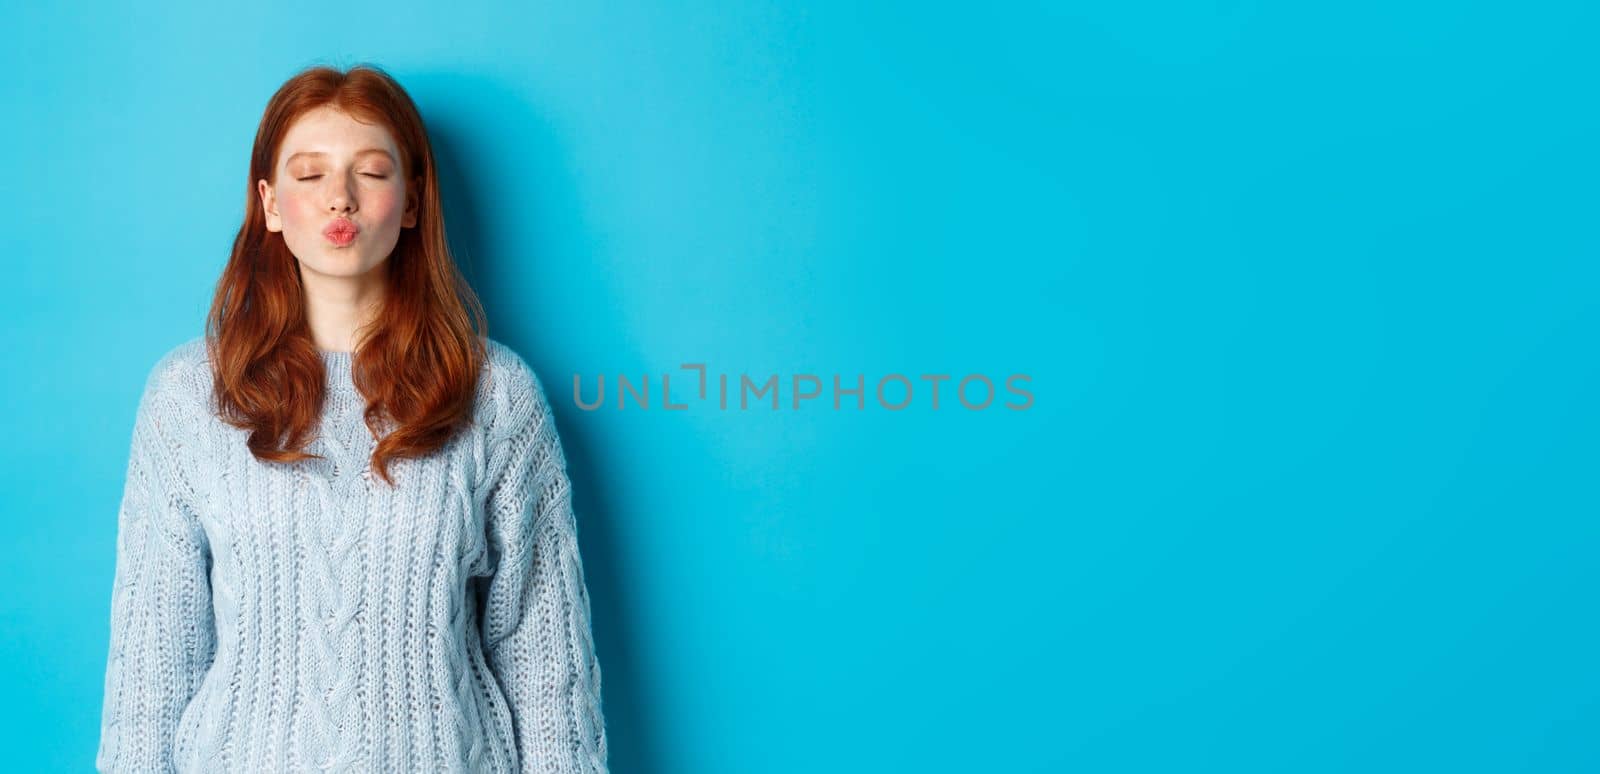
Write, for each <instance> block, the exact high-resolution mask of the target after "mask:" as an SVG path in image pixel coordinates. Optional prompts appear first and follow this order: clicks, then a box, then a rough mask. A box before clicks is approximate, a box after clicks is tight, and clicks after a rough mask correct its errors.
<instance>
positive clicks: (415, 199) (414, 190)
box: [400, 177, 422, 228]
mask: <svg viewBox="0 0 1600 774" xmlns="http://www.w3.org/2000/svg"><path fill="white" fill-rule="evenodd" d="M421 189H422V178H421V177H416V178H413V179H412V181H411V185H409V186H406V211H405V214H404V215H402V216H401V217H400V227H401V228H413V227H415V226H416V225H417V213H418V211H419V209H420V207H421V198H422V194H421Z"/></svg>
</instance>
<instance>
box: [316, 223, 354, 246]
mask: <svg viewBox="0 0 1600 774" xmlns="http://www.w3.org/2000/svg"><path fill="white" fill-rule="evenodd" d="M360 233H361V229H360V228H359V227H357V226H356V224H355V223H353V222H351V220H350V219H349V218H334V219H333V222H332V223H329V224H328V225H327V227H326V228H323V229H322V235H323V236H325V237H327V238H328V241H329V242H332V243H334V244H336V245H339V246H341V247H343V246H345V245H348V244H350V243H351V242H354V241H356V235H357V234H360Z"/></svg>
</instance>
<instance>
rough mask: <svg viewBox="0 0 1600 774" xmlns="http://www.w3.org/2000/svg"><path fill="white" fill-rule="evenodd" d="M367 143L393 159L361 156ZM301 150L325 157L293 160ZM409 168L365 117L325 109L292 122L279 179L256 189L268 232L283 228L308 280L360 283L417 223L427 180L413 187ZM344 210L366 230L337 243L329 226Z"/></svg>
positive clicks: (278, 167) (383, 132)
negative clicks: (408, 178) (328, 235)
mask: <svg viewBox="0 0 1600 774" xmlns="http://www.w3.org/2000/svg"><path fill="white" fill-rule="evenodd" d="M366 148H381V149H383V150H386V151H388V152H389V154H391V156H392V159H391V158H389V157H385V156H383V155H381V154H362V155H358V153H359V152H360V151H361V150H363V149H366ZM302 151H320V152H322V153H324V154H326V155H323V156H300V157H298V158H296V159H294V160H293V161H289V158H290V157H291V156H293V155H294V154H296V153H299V152H302ZM404 172H405V170H404V169H402V168H401V165H400V150H399V148H398V146H397V145H396V144H395V141H394V138H393V136H391V135H390V133H389V131H388V130H387V129H385V128H384V127H383V126H382V125H379V124H367V123H362V122H360V121H358V120H356V119H355V118H354V117H352V116H350V115H349V114H347V113H344V112H341V111H339V110H336V109H334V108H331V107H321V108H317V109H315V110H312V111H309V112H307V113H306V114H305V115H303V116H301V117H300V119H299V120H297V121H296V122H295V123H294V125H293V126H292V127H290V129H289V132H288V134H286V135H285V136H284V141H283V144H282V147H280V148H279V151H278V159H277V160H276V162H275V164H274V167H273V171H272V174H273V179H272V180H266V179H263V180H259V181H257V183H256V188H257V192H258V193H259V194H260V196H261V202H262V207H263V208H264V209H265V212H266V220H267V230H268V231H275V232H282V234H283V241H284V243H285V244H286V245H288V247H289V251H290V252H291V253H293V254H294V256H295V258H296V259H298V260H299V262H300V270H301V272H302V276H305V279H306V280H307V281H316V279H322V278H325V279H326V280H331V281H334V282H338V281H340V280H344V281H350V280H357V281H359V280H362V279H367V278H369V277H375V276H376V275H369V272H371V271H372V270H373V269H374V268H376V267H378V266H380V265H382V264H383V262H384V261H385V260H387V259H388V257H389V255H390V254H391V253H392V252H394V246H395V244H396V243H397V242H398V241H399V239H400V229H401V228H411V227H414V226H415V225H416V223H417V195H416V189H417V184H419V183H420V180H414V181H413V184H412V185H409V186H408V185H406V180H405V178H404ZM319 175H320V176H319ZM373 175H382V178H379V177H374V176H373ZM301 178H311V179H301ZM339 215H344V216H345V217H348V218H349V219H350V220H351V221H354V222H355V224H356V225H357V226H358V227H359V228H360V229H361V233H360V234H358V235H357V236H356V239H355V241H354V242H352V243H350V244H348V245H338V244H335V243H333V242H331V241H329V240H328V239H327V238H326V237H324V236H323V235H322V229H323V228H324V227H326V226H327V225H328V224H329V223H330V222H332V221H333V219H334V218H335V217H337V216H339ZM306 275H311V276H306ZM314 278H315V279H314Z"/></svg>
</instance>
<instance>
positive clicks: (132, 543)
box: [96, 338, 606, 774]
mask: <svg viewBox="0 0 1600 774" xmlns="http://www.w3.org/2000/svg"><path fill="white" fill-rule="evenodd" d="M486 343H487V346H488V348H489V360H488V364H487V367H486V368H485V370H484V372H483V376H482V379H481V380H480V382H479V388H478V392H477V397H478V400H477V408H476V410H475V414H474V422H473V424H472V425H471V426H470V427H468V428H467V429H465V430H463V431H462V432H461V433H459V434H457V436H456V437H455V438H453V439H452V440H451V441H450V442H449V443H448V444H447V445H446V446H445V447H443V448H441V449H440V450H438V451H437V452H435V453H434V454H432V455H430V456H428V457H425V458H421V459H415V460H412V459H405V460H398V461H395V462H393V463H392V465H391V468H390V470H391V474H392V475H393V476H394V478H395V480H396V483H397V484H398V487H397V488H395V489H390V488H389V486H388V485H387V484H385V483H384V482H383V480H382V479H380V478H378V477H376V476H375V475H374V474H372V473H371V471H370V469H369V468H368V464H367V463H368V457H369V455H370V454H371V452H372V449H373V446H374V445H375V441H374V440H373V439H372V436H371V434H370V432H369V431H368V430H367V428H366V426H365V424H364V423H363V422H362V417H361V412H362V409H363V408H364V402H363V398H362V396H361V394H360V393H359V392H358V391H357V390H356V388H355V385H354V382H353V381H352V379H351V374H350V365H351V358H352V355H351V354H350V353H344V352H323V353H322V357H323V362H324V364H325V365H326V366H327V385H328V393H327V402H326V409H325V411H324V413H323V417H322V425H321V435H320V437H319V438H317V439H316V440H315V441H313V442H312V443H311V444H310V446H308V447H307V449H306V450H307V451H309V452H311V453H314V454H321V455H324V456H325V457H327V459H326V460H318V459H313V460H306V461H303V462H300V463H295V464H283V463H262V462H260V461H257V460H256V459H255V458H254V457H253V456H252V455H251V454H250V452H249V450H248V449H247V448H246V446H245V437H246V435H247V432H246V431H244V430H240V429H238V428H234V427H232V426H230V425H228V424H226V423H224V422H222V421H221V420H220V419H219V418H217V417H216V416H215V415H214V414H213V413H212V411H211V404H210V389H211V370H210V365H209V363H208V362H207V358H206V350H205V342H204V340H203V339H202V338H195V339H191V340H189V341H187V342H185V343H183V344H181V345H179V346H177V347H175V348H173V349H172V350H171V351H170V352H168V353H167V354H166V355H165V356H164V357H162V358H161V360H160V362H158V363H157V364H156V366H155V367H154V369H153V370H152V371H151V373H150V375H149V378H148V381H147V382H146V384H145V388H144V393H143V396H142V398H141V400H140V403H139V409H138V416H137V419H136V420H135V423H134V429H133V440H132V451H131V455H130V459H129V461H128V468H127V479H126V484H125V488H124V493H123V497H122V502H121V508H120V511H119V514H118V536H117V555H116V571H115V575H116V580H115V584H114V587H113V595H112V602H111V648H110V654H109V656H108V659H107V669H106V678H105V705H104V708H103V711H102V715H101V719H102V720H101V735H100V746H99V750H98V754H97V756H96V766H97V767H98V768H99V770H101V771H107V772H112V771H114V772H138V773H139V774H151V773H153V772H172V771H177V772H250V773H251V774H256V773H257V772H279V771H292V772H300V771H337V772H384V774H389V772H564V773H566V772H572V773H580V774H595V773H596V772H604V771H605V770H606V735H605V727H604V722H603V719H602V714H601V709H600V666H599V662H598V660H597V659H596V657H595V652H594V645H593V640H592V637H591V633H590V624H589V599H588V593H587V590H586V589H585V585H584V577H583V566H582V562H581V561H580V558H579V555H578V545H577V531H576V523H575V520H574V516H573V511H572V506H571V500H570V498H569V481H568V478H567V473H566V462H565V457H564V455H563V453H562V450H561V444H560V442H559V440H558V439H557V436H556V428H555V423H554V421H553V419H552V414H551V411H550V405H549V403H548V401H547V400H546V398H545V396H544V392H543V389H542V387H541V385H540V382H539V380H538V378H537V377H536V376H535V375H534V372H533V371H532V369H531V368H529V366H528V365H527V363H526V362H524V361H523V360H522V358H521V357H519V356H518V355H517V354H516V353H515V352H513V351H512V350H510V349H509V348H507V347H506V346H504V345H502V344H500V343H499V342H496V341H494V340H492V339H487V340H486Z"/></svg>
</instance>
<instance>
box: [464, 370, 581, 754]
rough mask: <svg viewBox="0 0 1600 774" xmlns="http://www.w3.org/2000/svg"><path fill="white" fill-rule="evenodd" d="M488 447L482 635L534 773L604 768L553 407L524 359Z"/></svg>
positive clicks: (577, 560) (567, 491)
mask: <svg viewBox="0 0 1600 774" xmlns="http://www.w3.org/2000/svg"><path fill="white" fill-rule="evenodd" d="M514 365H515V368H513V369H512V370H513V372H514V373H515V374H516V378H514V379H513V380H512V385H511V387H510V388H509V389H508V391H507V393H506V395H505V398H506V402H505V404H504V406H503V408H502V410H501V412H500V415H501V416H500V419H499V421H498V422H497V425H498V429H497V431H496V432H495V433H494V436H495V437H497V438H499V439H500V440H498V441H497V442H496V445H495V446H494V447H492V450H491V453H490V457H489V458H490V463H489V471H490V475H491V476H492V478H491V488H490V490H489V493H488V495H487V498H486V500H485V521H486V525H487V532H488V544H489V548H490V552H489V553H490V556H491V557H493V565H494V569H493V572H492V574H491V575H490V576H489V577H488V578H487V581H488V584H487V590H486V591H485V593H484V603H483V604H484V607H483V617H482V627H483V630H482V633H483V636H482V642H483V647H484V650H485V655H486V657H487V661H488V663H489V666H490V669H491V670H492V671H493V673H494V676H495V678H496V679H497V680H498V681H499V683H500V686H501V687H502V690H503V691H504V692H505V695H506V699H507V701H508V702H509V704H510V711H511V715H512V724H513V727H514V731H515V735H516V746H517V754H518V759H519V761H520V762H521V767H522V771H523V772H524V773H525V774H533V773H534V772H539V773H540V774H558V773H559V774H605V772H606V766H607V764H606V735H605V722H604V718H603V716H602V712H601V705H600V664H599V661H598V659H597V658H596V656H595V651H594V641H593V636H592V633H591V631H590V623H589V596H588V591H587V589H586V587H585V583H584V576H583V563H582V560H581V558H580V557H579V554H578V542H577V524H576V519H575V517H574V514H573V510H572V503H571V497H570V492H571V485H570V481H569V479H568V477H567V470H566V459H565V456H564V455H563V453H562V450H561V443H560V440H559V439H558V437H557V435H556V429H555V422H554V415H553V414H552V413H551V411H550V405H549V403H548V402H547V401H546V400H545V397H544V394H543V390H542V389H541V387H540V386H539V382H538V379H537V377H535V376H534V375H533V373H532V371H531V370H529V369H528V367H527V366H526V364H524V363H522V362H521V361H520V359H519V360H516V361H515V363H514Z"/></svg>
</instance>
